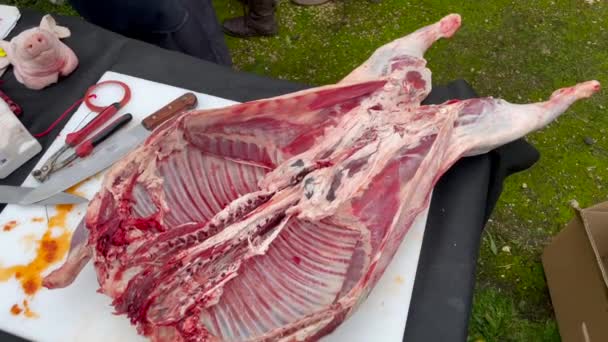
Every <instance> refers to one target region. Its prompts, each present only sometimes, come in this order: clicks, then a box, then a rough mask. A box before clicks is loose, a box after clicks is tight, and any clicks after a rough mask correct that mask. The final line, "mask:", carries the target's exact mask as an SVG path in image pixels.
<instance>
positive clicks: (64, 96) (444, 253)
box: [0, 11, 538, 341]
mask: <svg viewBox="0 0 608 342" xmlns="http://www.w3.org/2000/svg"><path fill="white" fill-rule="evenodd" d="M23 12H24V13H23V17H22V19H21V21H20V23H19V25H18V26H17V28H16V29H15V31H14V32H20V31H21V30H23V29H25V28H26V27H28V26H33V25H37V24H38V22H39V21H40V17H41V15H40V14H39V13H35V12H31V11H23ZM58 22H59V23H60V24H61V25H65V26H68V27H70V29H71V30H72V32H73V37H71V38H69V39H68V40H67V41H66V42H67V43H68V45H69V46H71V47H72V48H74V50H75V52H76V54H77V55H78V56H79V58H80V62H81V64H80V67H79V68H78V69H77V70H76V71H75V72H74V74H72V75H70V76H69V77H68V78H66V79H63V80H62V81H60V83H59V84H56V85H53V86H52V87H49V88H47V89H45V90H42V91H30V90H27V89H25V88H24V87H23V86H22V85H20V84H18V83H17V82H16V81H15V79H14V77H13V75H12V72H11V71H9V72H8V73H7V74H6V75H5V76H4V77H3V80H4V82H5V83H4V85H2V87H1V88H2V89H3V90H4V91H6V92H7V94H8V95H9V96H11V97H12V98H13V99H14V100H15V101H16V102H17V103H19V104H20V105H22V107H23V109H24V114H23V123H24V124H25V125H26V127H27V128H28V129H30V130H31V131H32V132H39V131H41V130H42V129H43V128H45V127H47V126H48V125H49V124H50V122H52V121H53V120H54V119H55V118H56V117H57V116H58V115H59V114H60V113H61V112H63V111H64V110H65V109H66V108H67V107H68V106H69V105H70V104H72V103H73V102H74V101H75V100H76V99H78V98H80V97H81V96H82V95H83V93H84V92H85V90H86V89H87V87H88V86H90V85H92V84H94V83H95V82H96V81H97V80H98V79H99V78H100V77H101V75H102V74H103V73H104V72H105V71H107V70H112V71H116V72H120V73H124V74H128V75H131V76H136V77H141V78H145V79H149V80H152V81H156V82H162V83H166V84H170V85H173V86H178V87H182V88H187V89H192V90H194V91H198V92H204V93H209V94H211V95H216V96H220V97H224V98H229V99H232V100H236V101H248V100H254V99H259V98H264V97H269V96H276V95H280V94H285V93H289V92H293V91H296V90H301V89H305V88H306V87H307V86H306V85H302V84H296V83H291V82H286V81H280V80H274V79H269V78H265V77H262V76H258V75H253V74H248V73H242V72H234V71H232V70H230V69H229V68H227V67H222V66H218V65H215V64H212V63H208V62H205V61H202V60H200V59H197V58H193V57H190V56H187V55H184V54H181V53H178V52H174V51H169V50H165V49H160V48H157V47H154V46H151V45H149V44H147V43H143V42H139V41H133V40H130V39H126V38H124V37H121V36H118V35H116V34H114V33H111V32H108V31H106V30H103V29H100V28H98V27H95V26H93V25H91V24H88V23H86V22H83V21H82V20H79V19H78V18H65V17H59V18H58ZM91 42H95V44H91ZM474 96H476V94H475V92H474V91H473V90H472V89H471V87H470V86H469V85H468V84H467V83H466V82H464V81H455V82H452V83H450V84H448V85H447V86H435V87H434V89H433V91H432V93H431V94H430V95H429V97H428V98H427V99H426V101H425V102H426V103H440V102H443V101H445V100H448V99H452V98H460V99H464V98H469V97H474ZM66 121H67V120H65V121H64V122H63V123H62V124H61V125H60V126H63V124H65V122H66ZM60 129H61V127H57V128H56V129H55V130H54V131H53V134H51V135H50V136H47V137H45V138H43V139H41V143H42V144H43V147H44V148H45V149H46V148H48V146H49V145H50V143H51V142H52V141H53V140H54V138H55V137H56V135H57V133H58V132H59V131H60ZM41 155H42V153H41V154H39V155H38V156H37V157H36V158H34V159H33V160H31V161H30V162H28V163H27V164H25V165H24V166H23V167H21V168H20V169H18V170H17V171H15V172H14V173H13V174H12V175H11V176H9V177H8V178H7V179H5V180H0V184H12V185H18V184H21V182H22V181H23V180H24V179H25V177H27V175H28V172H30V170H31V169H32V168H33V167H34V165H35V163H36V162H37V160H38V159H39V158H40V156H41ZM537 159H538V153H537V152H536V150H535V149H534V148H533V147H532V146H530V145H529V144H527V143H526V142H525V141H523V140H520V141H517V142H514V143H511V144H508V145H506V146H503V147H501V148H499V149H497V150H495V151H492V152H491V153H488V154H485V155H482V156H476V157H471V158H464V159H462V160H461V161H459V162H458V163H457V164H456V165H454V166H453V167H452V168H451V169H450V170H449V171H448V172H447V173H446V174H445V175H444V176H443V177H442V178H441V180H440V181H439V183H438V184H437V186H436V187H435V190H434V193H433V199H432V202H431V208H430V213H429V219H428V223H427V227H426V232H425V236H424V239H423V245H422V251H421V255H420V262H419V265H418V270H417V273H416V280H415V283H414V292H413V295H412V301H411V305H410V308H409V313H408V321H407V326H406V329H405V333H404V340H406V341H465V340H466V336H467V323H468V320H469V314H470V308H471V298H472V293H473V288H474V284H475V265H476V260H477V254H478V251H479V241H480V236H481V231H482V229H483V226H484V225H485V222H486V221H487V218H488V216H489V215H490V213H491V211H492V209H493V208H494V205H495V203H496V200H497V198H498V197H499V195H500V192H501V190H502V183H503V180H504V178H505V177H507V176H508V175H509V174H511V173H513V172H516V171H520V170H523V169H525V168H527V167H530V166H531V165H532V164H533V163H534V162H535V161H536V160H537ZM1 209H2V208H1V207H0V210H1ZM0 253H1V252H0ZM404 305H405V304H404ZM0 309H2V308H0ZM5 309H7V310H8V308H5ZM404 309H405V308H404ZM92 319H94V318H92ZM0 341H23V340H22V339H19V338H16V337H11V336H10V335H7V334H3V333H1V332H0Z"/></svg>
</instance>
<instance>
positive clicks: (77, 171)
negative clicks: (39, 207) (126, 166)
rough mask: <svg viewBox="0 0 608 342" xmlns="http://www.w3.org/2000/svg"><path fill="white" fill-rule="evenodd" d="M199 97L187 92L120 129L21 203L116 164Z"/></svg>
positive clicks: (58, 190) (193, 104) (35, 199)
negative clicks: (92, 151) (128, 127)
mask: <svg viewBox="0 0 608 342" xmlns="http://www.w3.org/2000/svg"><path fill="white" fill-rule="evenodd" d="M196 104H197V98H196V95H194V94H193V93H186V94H184V95H182V96H180V97H179V98H177V99H175V100H173V101H172V102H171V103H169V104H168V105H166V106H164V107H163V108H161V109H159V110H158V111H156V112H155V113H153V114H151V115H150V116H148V117H146V118H145V119H144V120H142V122H141V124H139V125H137V126H135V127H133V128H131V129H129V130H127V131H122V132H119V133H118V134H117V135H116V136H115V137H114V138H113V139H112V141H111V142H110V143H107V144H105V145H104V146H101V147H100V148H97V149H95V152H94V153H93V155H91V156H89V157H88V158H85V159H82V160H80V161H79V162H78V163H77V164H74V165H72V166H71V167H69V168H64V169H61V170H59V171H58V172H56V174H55V175H54V176H53V178H51V179H50V180H49V181H47V182H45V183H43V184H41V185H40V186H38V187H37V188H35V189H34V190H32V191H31V192H30V193H29V194H27V195H26V196H25V197H24V198H23V199H22V200H21V201H20V204H24V205H27V204H32V203H36V202H38V201H41V200H43V199H46V198H49V197H50V196H52V195H54V194H56V193H58V192H60V191H64V190H66V189H68V188H69V187H71V186H73V185H75V184H77V183H78V182H80V181H82V180H84V179H86V178H88V177H91V176H93V175H95V174H97V173H98V172H100V171H102V170H104V169H106V168H107V167H109V166H111V165H112V164H114V163H115V162H116V161H117V160H118V159H120V158H122V157H123V156H124V155H126V154H127V153H129V152H130V151H132V150H133V149H135V148H136V147H137V146H139V144H141V143H142V142H144V141H145V140H146V138H147V137H148V136H149V135H150V134H151V133H152V131H153V130H154V129H155V128H157V127H158V126H160V125H161V124H162V123H164V122H166V121H167V120H169V119H171V118H173V117H175V116H176V115H178V114H180V113H182V112H184V111H186V110H189V109H193V108H194V107H196Z"/></svg>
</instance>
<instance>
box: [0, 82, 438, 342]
mask: <svg viewBox="0 0 608 342" xmlns="http://www.w3.org/2000/svg"><path fill="white" fill-rule="evenodd" d="M105 80H118V81H123V82H125V83H127V84H128V85H129V86H130V87H131V90H132V99H131V101H130V102H129V103H128V104H127V105H126V106H125V107H124V108H123V109H121V111H120V112H119V113H118V114H117V116H118V115H121V114H124V113H131V114H133V120H132V122H131V123H130V124H129V126H133V125H135V124H136V123H137V122H139V121H140V120H141V119H143V118H144V117H145V116H147V115H149V114H151V113H152V112H154V111H156V110H157V109H158V108H160V107H162V106H164V105H165V104H167V103H168V102H170V101H171V100H173V99H175V98H176V97H178V96H180V95H182V94H183V93H185V92H187V90H185V89H180V88H176V87H172V86H168V85H164V84H160V83H155V82H151V81H147V80H143V79H139V78H135V77H131V76H127V75H124V74H118V73H114V72H107V73H105V74H104V75H103V77H102V78H101V79H100V80H99V81H105ZM96 94H97V96H98V97H97V99H96V102H95V103H96V104H98V105H108V104H110V103H112V102H114V101H116V100H118V99H120V98H121V95H122V90H120V88H118V87H117V88H113V87H107V88H102V89H100V90H99V91H98V92H96ZM196 95H197V97H198V108H217V107H222V106H226V105H230V104H233V103H235V102H234V101H230V100H227V99H222V98H218V97H214V96H210V95H205V94H200V93H196ZM91 118H92V116H91V115H89V110H88V108H87V107H86V106H84V105H82V106H81V107H80V108H79V109H78V110H77V112H75V113H74V115H73V116H72V117H71V119H70V120H69V122H68V123H67V124H66V125H65V127H64V129H63V130H62V132H61V133H60V135H59V136H58V138H57V140H56V141H55V142H54V143H53V144H52V145H51V147H50V148H49V149H48V150H47V151H46V153H45V155H44V156H43V158H41V161H40V163H39V165H37V166H36V168H38V167H40V166H41V164H42V163H43V162H44V161H45V160H46V159H47V158H48V157H49V156H50V155H51V154H52V153H53V152H55V151H56V150H57V149H59V148H60V147H61V145H62V144H63V142H64V137H65V135H66V134H67V133H69V132H72V131H74V130H75V129H77V128H79V127H82V125H83V124H84V123H86V122H87V121H88V120H90V119H91ZM102 176H103V172H102V173H100V174H98V175H97V176H95V177H92V178H90V179H89V180H87V181H85V182H84V183H82V184H81V185H79V186H77V187H76V188H75V189H72V191H73V192H75V193H77V194H79V195H81V196H84V197H87V198H89V199H90V198H92V197H93V195H94V194H95V192H97V190H98V189H99V186H100V182H101V179H102ZM37 184H38V183H37V181H36V180H35V179H34V178H33V177H32V176H30V177H28V178H27V179H26V180H25V182H24V183H23V185H24V186H36V185H37ZM86 206H87V204H86V203H85V204H80V205H75V206H70V205H67V206H65V205H64V206H48V207H43V206H27V207H26V206H18V205H8V206H6V208H5V209H4V211H2V213H0V329H1V330H4V331H7V332H10V333H12V334H15V335H18V336H21V337H24V338H27V339H30V340H35V341H40V342H47V341H48V342H55V341H57V342H59V341H61V342H68V341H88V342H96V341H99V342H107V341H145V339H144V338H142V337H141V336H138V335H137V333H136V331H135V329H134V327H132V326H131V325H130V323H129V321H128V320H127V318H126V317H125V316H115V315H113V314H112V312H113V310H112V307H111V306H110V299H109V298H108V297H106V296H104V295H102V294H99V293H97V292H96V290H97V289H98V284H97V280H96V276H95V273H94V270H93V267H92V263H89V264H88V265H87V266H86V267H85V268H84V269H83V271H82V273H81V274H80V275H79V276H78V278H77V279H76V280H75V282H74V283H73V284H72V285H71V286H69V287H68V288H65V289H58V290H53V291H50V290H47V289H44V288H40V285H39V282H40V277H41V276H44V275H46V274H48V273H49V272H50V271H52V270H53V269H55V268H57V267H59V265H60V264H61V263H63V260H64V259H65V256H66V255H67V253H66V252H67V248H68V246H69V241H70V237H71V232H72V231H73V230H74V229H75V228H76V225H77V224H78V222H79V221H80V219H81V218H82V217H83V216H84V213H85V211H86ZM427 214H428V210H427V211H425V212H423V213H422V214H421V215H420V216H419V217H418V219H417V220H416V222H415V224H414V225H413V227H412V228H411V230H410V231H409V232H408V234H407V236H406V238H405V240H404V241H403V243H402V244H401V246H400V248H399V250H398V252H397V254H396V255H395V258H394V259H393V261H392V262H391V264H390V265H389V267H388V268H387V270H386V272H385V274H384V275H383V276H382V278H381V279H380V281H379V282H378V284H377V286H376V287H375V289H374V290H373V291H372V292H371V293H370V295H369V297H368V299H367V300H366V301H365V302H364V303H363V304H362V305H361V306H360V307H359V309H358V310H357V311H356V312H355V314H353V316H352V317H350V318H349V319H348V320H347V321H346V322H344V324H342V325H341V326H340V327H338V329H337V330H336V331H335V332H334V333H332V334H331V335H329V336H327V337H325V338H324V339H323V341H324V342H337V341H349V342H358V341H361V342H364V341H365V342H367V341H374V340H375V341H384V342H393V341H394V342H397V341H401V339H402V336H403V332H404V329H405V323H406V318H407V313H408V309H409V303H410V298H411V294H412V289H413V285H414V278H415V274H416V269H417V265H418V258H419V255H420V248H421V245H422V237H423V234H424V229H425V226H426V218H427ZM49 261H50V262H49ZM17 277H18V278H17Z"/></svg>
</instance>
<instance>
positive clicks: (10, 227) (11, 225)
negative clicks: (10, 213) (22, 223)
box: [2, 220, 17, 232]
mask: <svg viewBox="0 0 608 342" xmlns="http://www.w3.org/2000/svg"><path fill="white" fill-rule="evenodd" d="M15 227H17V221H15V220H12V221H8V222H7V223H6V224H5V225H4V227H2V230H3V231H5V232H10V231H11V230H13V228H15Z"/></svg>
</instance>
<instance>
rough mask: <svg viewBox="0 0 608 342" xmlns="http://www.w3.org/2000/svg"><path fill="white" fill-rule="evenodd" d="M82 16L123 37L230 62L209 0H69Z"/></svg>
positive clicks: (215, 61)
mask: <svg viewBox="0 0 608 342" xmlns="http://www.w3.org/2000/svg"><path fill="white" fill-rule="evenodd" d="M70 4H71V5H72V7H74V9H75V10H76V11H77V12H78V14H80V15H81V16H82V17H83V18H85V19H86V20H88V21H90V22H91V23H93V24H96V25H98V26H100V27H103V28H106V29H108V30H110V31H113V32H117V33H119V34H122V35H124V36H126V37H130V38H134V39H138V40H142V41H145V42H148V43H151V44H154V45H157V46H160V47H163V48H165V49H170V50H174V51H180V52H183V53H185V54H188V55H191V56H194V57H198V58H201V59H204V60H207V61H210V62H213V63H218V64H222V65H232V60H231V58H230V52H229V51H228V47H227V46H226V42H225V40H224V35H223V33H222V30H221V27H220V24H219V21H218V19H217V16H216V15H215V10H214V8H213V4H212V3H211V0H152V1H151V0H104V1H91V0H70Z"/></svg>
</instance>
